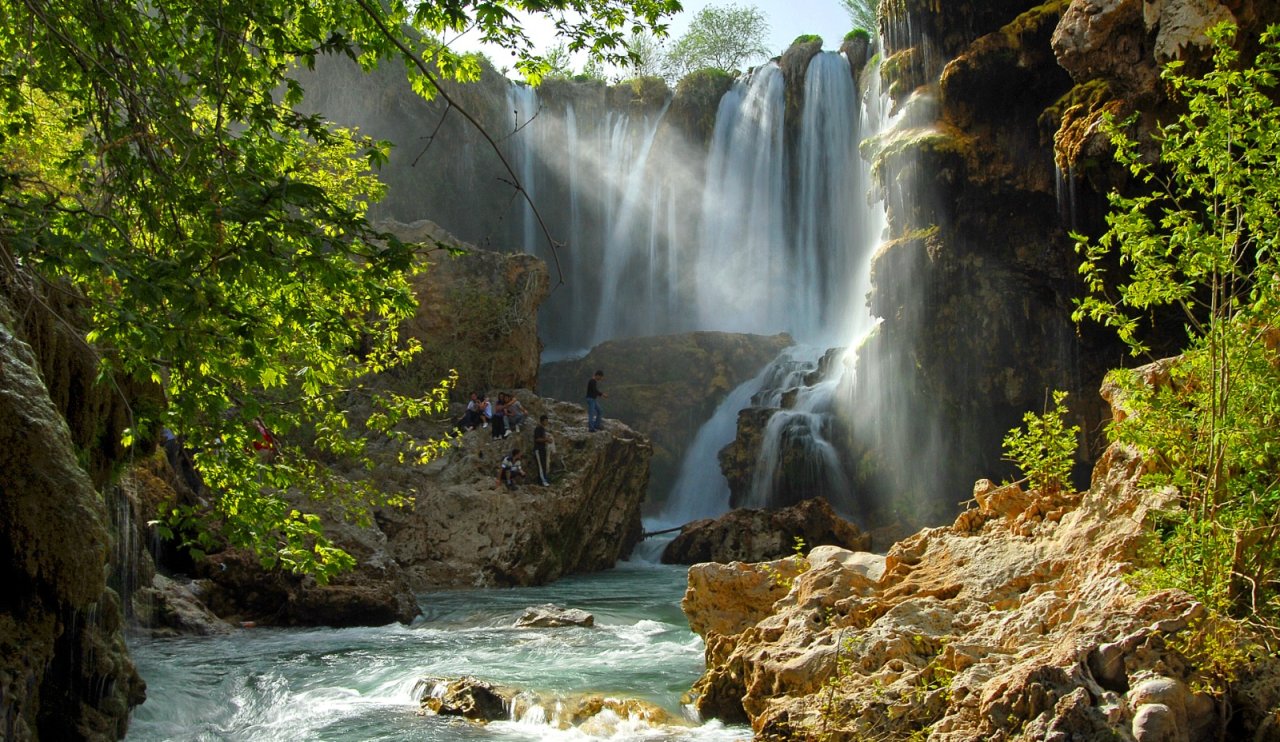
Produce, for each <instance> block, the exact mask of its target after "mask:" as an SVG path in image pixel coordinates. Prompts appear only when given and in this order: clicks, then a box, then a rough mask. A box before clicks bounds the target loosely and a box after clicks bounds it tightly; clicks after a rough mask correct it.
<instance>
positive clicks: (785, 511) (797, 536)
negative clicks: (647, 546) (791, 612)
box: [662, 498, 871, 564]
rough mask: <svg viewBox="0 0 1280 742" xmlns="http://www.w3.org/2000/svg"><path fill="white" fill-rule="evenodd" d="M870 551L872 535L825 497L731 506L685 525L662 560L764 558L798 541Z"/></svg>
mask: <svg viewBox="0 0 1280 742" xmlns="http://www.w3.org/2000/svg"><path fill="white" fill-rule="evenodd" d="M801 542H803V544H804V545H805V546H807V547H810V548H811V547H814V546H821V545H831V546H838V547H842V548H845V549H849V550H851V551H866V550H867V549H869V548H870V547H871V538H870V537H869V536H867V535H866V534H864V533H862V532H861V531H860V530H859V529H858V527H857V526H855V525H854V524H852V523H850V522H849V521H847V520H845V519H844V518H841V517H840V516H839V515H837V514H836V512H835V511H834V510H832V508H831V505H830V503H828V502H827V501H826V500H824V499H822V498H813V499H810V500H804V501H803V502H801V503H800V504H798V505H793V506H791V507H788V508H781V509H778V510H754V509H748V508H740V509H738V510H732V511H730V512H728V513H726V514H725V515H722V516H721V517H719V518H716V519H714V520H699V521H695V522H693V523H689V524H687V525H685V526H684V527H683V528H682V529H681V530H680V535H678V536H676V537H675V539H673V540H672V541H671V543H670V544H668V545H667V548H666V549H665V550H664V551H663V552H662V562H663V564H696V563H698V562H732V561H744V562H762V561H768V560H771V559H778V558H780V557H783V556H786V555H788V554H792V553H794V551H795V549H796V545H797V544H798V543H801Z"/></svg>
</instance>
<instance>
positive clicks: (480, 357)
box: [378, 220, 548, 399]
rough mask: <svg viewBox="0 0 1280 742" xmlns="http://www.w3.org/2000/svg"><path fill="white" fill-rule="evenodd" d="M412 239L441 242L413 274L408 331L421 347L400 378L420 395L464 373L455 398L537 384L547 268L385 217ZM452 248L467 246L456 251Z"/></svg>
mask: <svg viewBox="0 0 1280 742" xmlns="http://www.w3.org/2000/svg"><path fill="white" fill-rule="evenodd" d="M378 227H379V228H380V229H383V230H386V231H388V232H391V233H392V234H394V235H396V236H397V237H399V238H400V239H401V240H404V241H406V242H415V243H421V244H423V245H424V246H426V247H431V246H443V247H435V248H434V249H433V250H432V251H431V252H429V253H428V256H427V258H426V260H427V263H428V268H427V270H426V272H425V273H423V274H420V275H418V276H415V277H414V279H413V288H414V292H415V293H416V294H417V297H418V311H417V313H416V314H415V315H414V316H413V318H411V319H410V320H408V321H407V322H406V323H405V325H404V326H403V327H402V328H401V332H402V333H403V334H404V335H406V336H407V337H412V338H414V339H416V340H418V341H419V342H421V343H422V352H421V353H419V354H418V356H417V357H416V358H415V359H414V360H413V361H412V362H411V364H410V365H409V366H408V367H407V368H405V369H398V370H396V371H395V372H394V376H393V379H395V380H396V381H398V382H399V383H400V384H401V385H403V386H406V387H408V388H409V389H410V390H413V391H416V392H417V393H421V392H423V391H425V390H427V389H431V388H433V387H434V386H435V385H436V384H437V383H439V381H440V380H441V379H443V378H445V376H446V375H448V373H449V371H450V370H451V369H452V370H455V371H457V372H458V386H457V387H456V388H455V390H454V396H455V398H456V399H466V396H467V393H468V392H470V391H473V390H478V391H484V390H489V389H495V388H499V387H503V388H515V389H533V388H535V387H536V386H537V382H538V363H539V357H540V355H541V353H542V343H541V341H539V339H538V321H537V320H538V306H539V305H540V304H541V303H542V301H543V299H545V298H546V297H547V282H548V276H547V266H546V263H544V262H542V261H541V260H539V259H538V258H535V257H533V256H532V255H525V254H520V253H517V254H509V253H496V252H492V251H489V250H481V249H479V248H476V247H475V246H473V245H467V244H465V243H462V242H460V241H459V240H457V239H456V238H454V237H453V236H452V235H450V234H449V233H448V232H446V231H444V229H442V228H441V227H440V226H438V225H436V224H434V223H432V222H429V221H425V220H423V221H418V222H414V223H412V224H401V223H398V222H382V223H379V224H378ZM448 249H456V250H462V251H463V252H462V253H461V254H457V255H455V254H451V253H450V252H448Z"/></svg>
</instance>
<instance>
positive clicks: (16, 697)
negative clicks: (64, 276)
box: [0, 271, 145, 740]
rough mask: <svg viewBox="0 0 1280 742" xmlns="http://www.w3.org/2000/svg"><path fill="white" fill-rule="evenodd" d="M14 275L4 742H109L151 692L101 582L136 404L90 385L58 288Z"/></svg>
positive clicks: (4, 500)
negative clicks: (116, 481) (113, 480)
mask: <svg viewBox="0 0 1280 742" xmlns="http://www.w3.org/2000/svg"><path fill="white" fill-rule="evenodd" d="M13 281H14V278H13V276H12V274H11V273H9V272H7V271H5V272H0V482H2V483H3V485H0V488H2V490H3V493H2V494H0V584H3V585H4V588H3V592H4V598H3V600H2V601H0V706H2V707H3V710H2V712H0V715H2V716H3V722H0V723H2V724H3V728H2V730H0V737H4V738H6V739H15V740H23V739H46V740H62V739H78V740H115V739H119V738H120V737H122V736H123V735H124V733H125V730H126V728H127V725H128V719H129V711H130V709H131V708H132V707H133V706H135V705H137V704H139V703H141V702H142V701H143V700H144V698H145V684H144V683H143V681H142V679H141V678H140V677H139V676H138V673H137V671H136V670H135V668H134V666H133V662H132V661H131V660H130V658H129V653H128V650H127V648H126V646H125V642H124V634H123V624H124V622H123V606H122V603H121V601H120V598H119V596H118V594H117V593H116V592H115V591H114V590H112V589H111V588H110V587H108V584H107V579H106V577H107V574H108V571H109V567H108V560H109V557H110V554H111V544H112V534H111V532H110V527H109V524H110V518H109V516H108V513H107V512H106V508H105V506H104V498H103V496H102V495H101V494H100V488H102V487H103V486H104V485H105V484H106V483H107V481H108V478H109V477H108V475H109V473H110V472H111V471H112V469H114V468H115V467H116V466H117V464H118V462H119V461H120V459H121V458H122V453H123V452H122V451H121V449H120V447H119V435H120V432H121V430H122V429H123V428H124V427H125V426H126V425H128V424H130V423H129V420H130V415H129V404H130V402H131V401H136V400H131V399H130V397H129V396H128V395H130V394H131V390H130V389H129V388H128V385H127V384H126V383H124V382H123V381H122V382H120V386H116V385H115V384H113V383H101V384H100V383H96V380H97V378H98V374H99V371H100V370H101V369H100V358H99V357H98V356H97V355H96V354H95V353H94V352H93V351H92V349H90V348H88V347H87V346H85V344H84V341H83V336H82V335H81V334H80V333H79V332H77V331H76V328H75V327H74V326H73V325H72V323H73V322H74V321H75V317H76V312H77V308H76V306H75V302H74V300H72V299H70V298H69V297H70V296H71V294H70V292H68V291H67V290H66V288H65V287H59V288H57V289H55V290H53V291H51V292H49V295H33V293H32V292H33V291H39V289H34V288H32V287H31V286H28V285H22V286H16V285H13V283H12V282H13ZM18 301H21V306H22V307H23V309H22V311H21V312H17V311H15V309H14V306H15V304H17V302H18Z"/></svg>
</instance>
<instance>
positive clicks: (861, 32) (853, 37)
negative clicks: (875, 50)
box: [844, 28, 871, 42]
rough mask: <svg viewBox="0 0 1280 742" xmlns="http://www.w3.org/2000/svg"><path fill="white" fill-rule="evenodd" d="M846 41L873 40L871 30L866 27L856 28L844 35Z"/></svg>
mask: <svg viewBox="0 0 1280 742" xmlns="http://www.w3.org/2000/svg"><path fill="white" fill-rule="evenodd" d="M844 40H845V41H857V40H862V41H868V42H869V41H871V32H870V31H868V30H867V29H865V28H855V29H853V30H852V31H850V32H849V33H847V34H845V35H844Z"/></svg>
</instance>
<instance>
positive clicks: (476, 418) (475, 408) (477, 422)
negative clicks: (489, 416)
mask: <svg viewBox="0 0 1280 742" xmlns="http://www.w3.org/2000/svg"><path fill="white" fill-rule="evenodd" d="M483 406H484V395H483V394H481V393H479V392H472V393H471V399H469V400H467V411H466V412H464V413H462V420H461V421H460V422H459V423H458V428H459V429H460V430H475V429H476V428H478V427H480V426H481V425H482V424H483V423H484V412H483V411H482V408H483Z"/></svg>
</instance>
